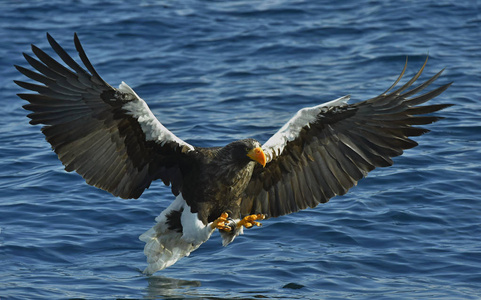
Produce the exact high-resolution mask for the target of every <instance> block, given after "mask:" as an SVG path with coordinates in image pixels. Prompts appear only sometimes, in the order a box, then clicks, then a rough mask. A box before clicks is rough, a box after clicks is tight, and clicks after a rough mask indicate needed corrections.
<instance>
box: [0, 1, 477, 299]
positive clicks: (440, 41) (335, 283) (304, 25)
mask: <svg viewBox="0 0 481 300" xmlns="http://www.w3.org/2000/svg"><path fill="white" fill-rule="evenodd" d="M177 2H181V3H177ZM335 2H336V1H302V0H299V1H283V0H272V1H196V0H189V1H154V0H150V1H130V3H128V2H124V1H114V0H111V1H96V0H81V1H59V0H49V1H42V0H38V1H13V0H11V1H8V0H7V1H5V0H4V1H2V4H1V12H0V41H1V46H0V66H1V68H0V99H1V103H2V105H1V106H0V114H1V117H0V190H1V193H0V262H1V266H0V298H1V299H5V298H7V299H10V298H11V299H14V298H18V299H30V298H31V299H55V298H89V299H100V298H107V299H113V298H148V299H150V298H166V299H168V298H171V299H183V298H188V299H203V298H205V299H226V298H233V299H254V298H282V299H373V298H379V299H413V298H417V299H427V298H429V299H479V298H480V297H481V202H480V201H481V199H480V198H481V192H480V190H479V189H480V186H481V182H480V181H481V176H480V172H481V150H480V149H481V108H480V107H481V106H480V105H481V75H480V74H481V55H480V53H481V42H480V41H481V8H480V7H481V3H480V2H479V1H441V0H437V1H354V0H351V1H342V3H343V4H334V3H335ZM47 31H48V32H50V33H51V34H52V35H53V36H54V37H55V38H56V39H57V40H58V41H59V42H60V43H61V44H62V45H63V46H64V47H65V48H66V49H67V50H68V51H73V49H74V48H73V42H72V39H73V33H74V32H78V34H79V36H80V38H81V41H82V42H83V44H84V47H85V49H86V51H87V54H88V55H89V57H90V59H91V61H92V62H93V64H94V66H96V68H97V70H98V72H99V73H100V74H101V76H103V77H104V79H105V80H106V81H107V82H109V83H111V84H112V85H115V86H117V85H118V84H119V83H120V82H121V81H122V80H123V81H125V82H127V83H128V84H129V85H130V86H132V87H133V88H134V89H135V90H136V92H137V93H138V94H139V95H140V96H141V97H142V98H144V99H146V100H147V102H148V103H149V105H150V107H151V109H152V110H153V112H154V113H155V114H156V115H157V116H158V118H159V119H160V120H161V122H162V123H163V124H164V125H165V126H166V127H168V128H169V129H171V130H172V131H173V132H174V133H175V134H176V135H178V136H179V137H181V138H182V139H184V140H186V141H187V142H189V143H191V144H194V145H197V146H212V145H224V144H226V143H228V142H230V141H233V140H236V139H239V138H245V137H253V138H257V139H259V140H260V141H266V140H267V139H268V138H269V137H270V136H271V135H272V134H273V133H274V132H275V131H276V130H277V129H278V128H279V127H280V126H282V124H284V122H286V121H287V120H288V119H289V118H290V116H292V115H293V114H294V113H295V112H296V111H297V110H298V109H299V108H301V107H304V106H312V105H315V104H318V103H322V102H324V101H328V100H332V99H334V98H337V97H340V96H343V95H346V94H351V95H352V98H353V100H354V101H357V100H364V99H367V98H369V97H372V96H375V95H377V94H379V93H381V92H383V91H384V90H385V89H386V88H387V87H389V86H390V84H391V83H392V82H393V81H394V80H395V79H396V77H397V75H398V74H399V72H400V71H401V70H402V67H403V64H404V61H405V57H406V56H409V68H408V71H407V74H408V75H412V74H413V73H414V72H415V71H416V70H417V69H418V68H419V67H420V66H421V65H422V62H423V61H424V59H425V57H426V55H427V54H428V53H429V62H428V66H427V68H426V71H425V75H423V76H422V77H421V79H427V78H428V77H429V76H432V75H433V74H435V73H436V72H437V71H439V70H440V69H442V68H444V67H446V68H447V69H446V71H445V73H444V74H443V76H442V77H441V78H440V79H439V83H436V84H435V85H436V86H439V85H441V84H444V83H448V82H451V81H454V84H453V85H452V86H451V88H450V89H448V90H447V91H446V92H445V93H444V94H443V95H442V96H440V97H438V98H436V99H435V100H434V101H433V103H454V104H456V106H454V107H452V108H449V109H447V110H445V111H442V112H441V113H440V114H441V115H443V116H445V117H446V119H444V120H442V121H440V122H438V123H436V124H433V125H430V126H429V129H431V130H432V132H431V133H429V134H428V135H425V136H422V137H419V138H417V139H416V140H417V141H418V142H419V143H420V146H419V147H417V148H414V149H412V150H409V151H407V152H406V153H405V155H403V156H402V157H398V158H396V159H395V166H394V167H391V168H386V169H378V170H375V171H374V172H372V173H370V175H369V176H368V178H367V179H364V180H362V181H361V182H360V183H359V185H358V186H357V187H355V188H353V189H352V190H351V191H350V192H349V193H348V194H347V195H345V196H343V197H336V198H334V199H332V200H331V201H330V202H329V203H327V204H324V205H320V206H318V207H317V208H315V209H310V210H306V211H303V212H300V213H296V214H292V215H289V216H284V217H281V218H277V219H270V220H267V221H266V222H264V226H263V227H262V228H254V229H252V230H247V232H246V234H245V235H244V236H241V237H239V238H238V239H236V241H235V242H234V243H233V244H231V245H229V246H228V247H226V248H224V247H222V246H221V241H220V238H219V236H218V234H214V236H213V238H211V240H209V241H208V242H207V243H206V244H204V245H203V246H202V247H201V248H199V249H198V250H197V251H195V252H193V253H192V255H191V256H190V257H188V258H184V259H182V260H180V261H179V262H178V263H177V264H175V265H174V266H172V267H170V268H167V269H166V270H164V271H162V272H158V273H156V274H155V276H151V277H147V276H144V275H142V274H141V271H142V270H143V268H144V267H145V266H146V263H145V257H144V255H143V253H142V249H143V243H142V242H140V241H139V240H138V236H139V235H140V234H141V233H143V232H144V231H145V230H147V229H148V228H150V227H151V226H152V225H153V222H154V218H155V217H156V216H157V214H159V213H160V211H162V210H163V209H164V208H165V207H166V206H167V205H168V204H169V203H170V202H171V201H172V199H173V196H172V195H171V194H170V191H169V189H168V188H165V187H163V186H162V184H161V183H160V182H157V183H156V184H153V186H152V187H151V189H150V190H148V191H147V192H145V193H144V195H143V196H142V197H141V198H140V199H138V200H121V199H118V198H115V197H113V196H111V195H110V194H108V193H106V192H103V191H101V190H98V189H96V188H93V187H90V186H88V185H87V184H85V182H84V181H83V179H82V178H80V176H78V175H76V174H70V173H66V172H65V171H63V167H62V165H61V163H60V162H59V161H58V160H57V158H56V156H55V154H54V153H53V152H52V151H51V150H50V146H49V145H48V144H47V143H46V142H45V140H44V138H43V135H42V134H41V133H40V128H39V127H38V126H37V127H34V126H31V125H29V124H28V119H27V118H26V114H27V112H26V111H25V110H23V109H22V108H21V106H22V105H23V104H25V103H23V102H22V101H21V100H20V99H19V98H17V97H16V96H15V94H16V93H19V92H22V91H21V89H20V88H19V87H17V86H16V85H14V84H13V82H12V80H14V79H17V80H18V79H23V78H22V76H21V75H20V74H19V73H18V72H17V71H16V70H15V69H14V68H13V66H12V65H13V64H21V65H24V66H25V65H26V64H25V62H24V60H23V57H22V55H21V53H22V52H24V51H26V52H28V53H31V52H30V49H29V45H30V43H34V44H36V45H37V46H40V47H43V48H47V47H46V46H47V41H46V38H45V32H47ZM49 53H51V52H49Z"/></svg>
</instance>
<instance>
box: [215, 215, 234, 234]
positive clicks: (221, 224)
mask: <svg viewBox="0 0 481 300" xmlns="http://www.w3.org/2000/svg"><path fill="white" fill-rule="evenodd" d="M228 217H229V214H228V213H226V212H225V213H222V214H221V215H220V217H218V218H217V219H216V220H215V221H214V222H212V224H211V225H210V227H211V228H212V229H216V228H217V229H219V230H224V231H231V230H232V228H230V227H229V226H227V225H226V222H227V218H228Z"/></svg>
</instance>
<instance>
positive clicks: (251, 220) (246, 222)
mask: <svg viewBox="0 0 481 300" xmlns="http://www.w3.org/2000/svg"><path fill="white" fill-rule="evenodd" d="M265 218H266V216H265V215H263V214H257V215H250V216H245V217H244V218H243V219H242V220H240V221H239V223H237V228H240V227H242V226H244V227H245V228H251V227H252V226H254V225H256V226H262V224H261V223H259V222H256V221H257V220H264V219H265Z"/></svg>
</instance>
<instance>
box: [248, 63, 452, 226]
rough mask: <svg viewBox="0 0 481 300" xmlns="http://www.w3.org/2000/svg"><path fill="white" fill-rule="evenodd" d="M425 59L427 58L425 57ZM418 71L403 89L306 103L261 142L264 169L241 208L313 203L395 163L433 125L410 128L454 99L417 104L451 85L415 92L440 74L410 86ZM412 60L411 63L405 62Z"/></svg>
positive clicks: (281, 210) (285, 208)
mask: <svg viewBox="0 0 481 300" xmlns="http://www.w3.org/2000/svg"><path fill="white" fill-rule="evenodd" d="M426 62H427V60H426ZM426 62H425V63H424V65H423V67H422V68H421V69H420V70H419V72H418V73H417V74H416V75H415V76H414V77H413V78H412V79H411V80H409V81H408V82H407V83H406V84H404V85H403V86H402V87H400V88H399V89H397V90H395V91H393V92H390V93H388V92H389V91H390V90H391V89H392V88H394V86H395V85H396V84H397V83H398V82H399V80H400V79H401V78H402V76H403V74H404V72H405V70H406V66H405V67H404V70H403V72H402V73H401V75H400V76H399V78H398V79H397V80H396V82H395V83H394V84H393V85H392V86H391V87H390V88H389V89H388V90H387V91H386V92H384V93H383V94H381V95H379V96H377V97H375V98H372V99H369V100H366V101H362V102H359V103H355V104H347V100H348V99H349V97H348V96H346V97H342V98H339V99H337V100H334V101H331V102H328V103H325V104H321V105H318V106H315V107H311V108H304V109H301V110H300V111H299V112H298V113H297V114H296V115H295V116H294V117H293V118H292V119H291V120H289V122H288V123H287V124H285V125H284V126H283V127H282V128H281V129H280V130H279V131H278V132H277V133H276V134H275V135H273V136H272V137H271V138H270V139H269V140H268V141H267V142H266V143H265V144H264V145H263V146H262V148H263V149H264V152H265V154H266V157H267V165H266V167H265V168H262V167H260V166H256V168H255V169H254V173H253V175H252V179H251V181H250V183H249V185H248V187H247V189H246V191H245V195H244V198H243V199H242V202H241V213H242V214H243V215H249V214H257V213H261V214H266V215H267V216H268V217H277V216H281V215H285V214H289V213H292V212H296V211H299V210H301V209H305V208H307V207H315V206H317V205H318V204H319V203H325V202H327V201H329V199H330V198H332V197H334V196H336V195H343V194H345V193H346V192H347V191H348V190H349V189H350V188H351V187H352V186H354V185H355V184H356V183H357V182H358V181H359V180H360V179H361V178H363V177H365V176H366V175H367V173H368V172H370V171H372V170H373V169H374V168H376V167H387V166H390V165H392V164H393V161H392V160H391V158H392V157H395V156H398V155H401V154H402V153H403V150H404V149H409V148H412V147H415V146H416V145H417V143H416V142H415V141H413V140H411V139H410V138H409V137H411V136H419V135H422V134H424V133H426V132H428V131H429V130H427V129H423V128H417V127H413V126H412V125H425V124H429V123H432V122H435V121H437V120H439V119H440V117H435V116H423V115H424V114H428V113H432V112H435V111H438V110H440V109H443V108H446V107H448V106H450V104H437V105H427V106H419V105H420V104H422V103H424V102H426V101H428V100H430V99H432V98H434V97H436V96H438V95H439V94H441V93H442V92H443V91H444V90H446V89H447V88H448V87H449V85H450V84H446V85H443V86H441V87H438V88H436V89H434V90H432V91H430V92H428V93H425V94H422V95H416V94H417V93H419V92H420V91H421V90H423V89H424V88H426V87H427V86H428V85H430V84H431V83H432V82H433V81H435V80H436V79H437V78H438V77H439V76H440V75H441V73H442V71H441V72H439V73H438V74H436V75H434V76H433V77H432V78H431V79H429V80H427V81H426V82H424V83H422V84H421V85H419V86H418V87H416V88H413V89H411V90H409V91H406V90H407V89H408V88H410V87H411V85H412V84H413V83H414V82H415V81H416V80H417V79H418V77H419V76H420V75H421V73H422V71H423V69H424V67H425V65H426ZM406 64H407V62H406Z"/></svg>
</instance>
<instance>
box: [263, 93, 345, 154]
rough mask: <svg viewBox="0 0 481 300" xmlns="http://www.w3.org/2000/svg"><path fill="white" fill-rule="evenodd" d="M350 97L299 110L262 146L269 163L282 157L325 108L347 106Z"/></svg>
mask: <svg viewBox="0 0 481 300" xmlns="http://www.w3.org/2000/svg"><path fill="white" fill-rule="evenodd" d="M349 99H350V96H349V95H347V96H344V97H341V98H338V99H335V100H332V101H329V102H326V103H322V104H319V105H316V106H313V107H306V108H303V109H301V110H299V111H298V112H297V113H296V114H295V115H294V116H293V117H292V118H291V119H290V120H289V121H288V122H287V123H286V124H284V126H282V128H281V129H279V131H277V132H276V134H274V135H273V136H272V137H271V138H270V139H269V140H267V142H265V143H264V145H262V149H263V150H264V152H265V154H266V158H267V162H269V161H271V160H272V159H273V158H274V157H276V156H278V155H280V154H281V153H282V151H283V150H284V147H285V146H286V145H287V143H288V142H291V141H293V140H295V139H296V138H297V137H298V136H299V133H300V131H301V129H302V128H303V127H304V126H309V124H311V123H312V122H314V121H315V120H316V118H317V115H318V114H319V113H320V112H321V109H322V108H323V107H330V106H331V107H332V106H340V105H343V104H347V101H348V100H349Z"/></svg>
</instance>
